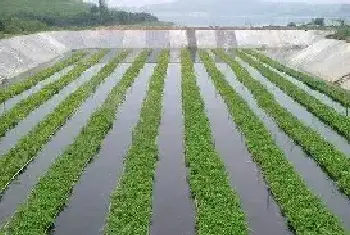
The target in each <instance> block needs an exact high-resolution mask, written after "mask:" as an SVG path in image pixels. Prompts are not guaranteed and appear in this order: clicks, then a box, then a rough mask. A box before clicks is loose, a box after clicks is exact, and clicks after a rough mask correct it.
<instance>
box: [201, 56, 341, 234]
mask: <svg viewBox="0 0 350 235" xmlns="http://www.w3.org/2000/svg"><path fill="white" fill-rule="evenodd" d="M215 52H216V54H217V55H219V56H220V57H221V58H222V59H223V60H224V61H227V62H228V63H229V65H230V66H231V68H232V69H233V71H234V72H235V73H236V75H237V78H238V79H239V80H240V81H242V82H243V83H244V84H246V83H247V84H248V82H247V81H251V82H249V83H253V80H254V79H253V78H251V77H250V74H249V73H248V71H246V70H245V69H244V68H243V67H241V66H240V65H239V64H238V63H237V62H235V61H234V60H232V59H231V58H229V56H228V55H227V54H225V53H224V52H223V51H222V50H215ZM200 57H201V60H202V61H203V62H204V65H205V68H206V70H207V72H208V73H209V74H210V77H211V79H212V81H213V83H214V85H215V87H216V89H217V90H218V92H219V94H220V95H221V96H222V98H223V99H224V101H225V103H226V105H227V107H228V110H229V112H230V114H231V116H232V118H233V120H234V122H235V123H236V124H237V126H238V127H239V128H240V130H241V132H242V133H243V134H244V136H245V140H246V145H247V147H248V150H249V152H250V153H251V155H252V157H253V159H254V161H255V162H256V163H257V164H258V165H259V166H260V167H261V170H262V173H263V175H264V178H265V180H266V182H267V183H268V185H269V187H270V189H271V192H272V195H273V196H274V198H275V200H276V201H277V203H278V204H279V206H280V208H281V211H282V213H283V214H284V215H285V217H286V218H287V221H288V225H289V227H290V228H291V229H293V231H294V232H295V234H297V235H307V234H315V235H316V234H334V235H335V234H348V233H347V232H346V231H345V230H344V228H343V227H342V225H341V222H340V220H339V219H338V218H337V217H335V216H334V215H333V214H331V213H330V212H329V211H328V210H327V209H326V207H325V206H324V205H323V203H322V202H321V200H320V199H319V198H318V197H317V196H315V195H314V194H313V193H312V192H311V191H310V190H309V189H308V187H307V185H306V183H305V182H304V181H303V180H302V178H301V177H300V176H299V175H298V174H297V172H296V171H295V169H294V168H293V167H292V166H291V164H290V163H289V162H288V160H287V159H286V157H285V156H284V155H283V152H282V150H280V149H279V148H278V147H277V145H276V144H275V142H274V140H273V137H272V136H271V134H270V133H269V131H268V130H267V129H266V127H265V126H264V123H263V122H262V121H261V120H260V119H259V118H258V117H257V116H256V115H255V114H254V112H253V111H252V110H251V109H250V108H249V105H248V104H247V103H246V102H245V101H244V100H243V98H241V97H240V96H239V95H238V94H237V93H236V91H235V90H234V89H233V88H232V87H231V86H230V84H229V83H228V81H227V80H226V79H225V77H224V75H223V74H222V73H221V72H220V71H219V70H218V69H217V67H216V66H215V62H214V60H213V59H212V58H211V57H210V55H209V54H208V53H206V52H204V51H201V52H200ZM256 85H257V87H256V88H255V90H257V91H260V90H264V88H263V87H262V86H261V85H260V86H258V85H259V83H257V84H256ZM247 87H248V88H249V89H250V88H251V87H250V86H248V85H247ZM256 97H257V96H256ZM272 100H273V99H272ZM257 101H258V102H259V105H261V106H263V107H265V106H267V105H272V106H278V105H277V104H275V103H270V104H269V103H268V102H269V101H270V100H269V98H267V99H261V100H260V99H257ZM264 102H266V103H267V104H264ZM277 115H280V113H279V114H277Z"/></svg>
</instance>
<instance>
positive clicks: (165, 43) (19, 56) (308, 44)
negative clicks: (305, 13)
mask: <svg viewBox="0 0 350 235" xmlns="http://www.w3.org/2000/svg"><path fill="white" fill-rule="evenodd" d="M189 32H190V35H189ZM329 33H330V32H329V31H328V32H326V31H315V30H309V31H304V30H244V29H238V30H237V29H226V28H218V29H215V30H214V29H209V28H207V29H205V28H203V29H195V28H185V29H179V30H177V29H171V30H167V29H162V30H159V29H158V30H157V29H152V30H141V29H137V30H132V29H125V30H121V29H108V30H107V29H103V30H84V31H52V32H43V33H39V34H33V35H25V36H16V37H13V38H10V39H3V40H0V77H2V78H12V77H14V76H16V75H18V74H21V73H23V72H25V71H27V70H30V69H32V68H34V67H37V66H38V65H40V64H42V63H46V62H48V61H50V60H52V59H55V58H59V57H60V56H62V55H63V54H64V53H67V52H69V51H71V50H72V49H83V48H167V47H170V48H174V49H178V48H183V47H188V46H190V45H191V46H194V47H196V48H197V47H198V48H215V47H224V48H229V47H231V48H235V47H268V48H275V49H276V48H277V49H278V50H277V52H276V50H275V52H273V53H270V54H273V56H275V57H277V58H279V59H281V58H282V59H283V60H284V61H286V62H288V63H290V64H291V65H292V66H295V67H297V68H300V69H302V70H307V71H309V72H311V73H314V74H316V75H318V76H320V77H324V78H325V79H327V80H332V79H336V78H338V77H341V76H343V75H344V74H346V73H349V72H350V69H349V68H350V66H349V65H350V46H349V44H345V43H343V42H341V41H335V40H328V39H324V35H326V34H329ZM189 36H190V37H189ZM193 40H195V41H193ZM285 48H306V49H304V50H298V49H293V50H292V51H291V50H289V52H288V51H285ZM281 49H283V50H281Z"/></svg>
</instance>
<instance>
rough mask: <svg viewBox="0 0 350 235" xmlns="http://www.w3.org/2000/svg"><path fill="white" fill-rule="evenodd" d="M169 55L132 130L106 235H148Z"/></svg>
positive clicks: (160, 61) (159, 66)
mask: <svg viewBox="0 0 350 235" xmlns="http://www.w3.org/2000/svg"><path fill="white" fill-rule="evenodd" d="M169 56H170V55H169V50H163V51H162V52H161V54H160V55H159V58H158V64H157V66H156V68H155V70H154V73H153V75H152V77H151V80H150V85H149V90H148V93H147V96H146V98H145V99H144V101H143V105H142V109H141V114H140V120H139V122H138V124H137V126H136V127H135V129H134V130H133V136H132V146H131V147H130V149H129V151H128V153H127V155H126V157H125V163H124V164H125V165H124V173H123V176H122V177H121V179H120V181H119V182H118V186H117V188H116V189H115V191H114V192H113V193H112V195H111V203H110V211H109V215H108V218H107V223H106V228H105V234H109V235H112V234H118V235H126V234H130V235H139V234H143V235H146V234H148V233H147V231H148V229H149V224H150V219H151V210H152V188H153V179H154V173H155V164H156V162H157V160H158V145H157V141H156V138H157V136H158V129H159V124H160V119H161V109H162V94H163V89H164V80H165V78H166V75H167V68H168V63H169Z"/></svg>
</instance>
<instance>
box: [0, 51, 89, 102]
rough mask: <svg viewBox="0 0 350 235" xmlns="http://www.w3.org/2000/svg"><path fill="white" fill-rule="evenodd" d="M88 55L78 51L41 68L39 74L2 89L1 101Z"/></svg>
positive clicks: (0, 90) (0, 92)
mask: <svg viewBox="0 0 350 235" xmlns="http://www.w3.org/2000/svg"><path fill="white" fill-rule="evenodd" d="M85 55H86V53H85V52H81V51H80V52H76V53H74V54H73V55H72V56H71V57H69V58H68V59H65V60H63V61H60V62H58V63H56V64H54V65H53V66H51V67H49V68H46V69H44V70H41V71H40V72H38V73H37V74H35V75H33V76H31V77H29V78H27V79H25V80H23V81H21V82H20V83H16V84H13V85H11V86H10V87H7V88H1V89H0V103H2V102H5V101H6V100H8V99H10V98H12V97H14V96H16V95H18V94H20V93H21V92H23V91H25V90H27V89H29V88H31V87H33V86H35V85H36V84H38V83H39V82H40V81H42V80H44V79H46V78H48V77H50V76H52V75H54V74H55V73H56V72H58V71H60V70H62V69H64V68H66V67H68V66H69V65H72V64H74V63H76V62H78V61H80V60H81V59H82V58H83V57H84V56H85Z"/></svg>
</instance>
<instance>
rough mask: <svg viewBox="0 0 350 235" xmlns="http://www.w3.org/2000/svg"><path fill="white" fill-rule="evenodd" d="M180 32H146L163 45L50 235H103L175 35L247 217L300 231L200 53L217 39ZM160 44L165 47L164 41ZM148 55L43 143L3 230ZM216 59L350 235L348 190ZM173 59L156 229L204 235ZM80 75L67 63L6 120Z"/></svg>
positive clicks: (304, 116)
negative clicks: (69, 76)
mask: <svg viewBox="0 0 350 235" xmlns="http://www.w3.org/2000/svg"><path fill="white" fill-rule="evenodd" d="M134 33H135V32H134ZM202 33H203V32H202ZM173 34H174V32H173ZM132 35H133V34H130V35H124V37H123V38H122V39H120V38H119V39H118V42H119V41H123V40H125V38H131V37H132ZM135 35H137V33H135ZM171 35H172V33H166V32H160V33H159V34H157V33H156V34H153V33H149V34H146V35H145V40H146V44H150V45H151V44H152V43H153V44H152V45H153V47H157V48H155V50H153V51H152V53H151V54H150V56H149V57H148V59H147V63H146V65H145V66H144V68H143V69H142V70H141V72H140V75H139V76H138V78H137V79H136V80H135V83H134V84H133V85H132V87H131V88H130V89H129V90H128V92H127V94H126V96H125V101H124V103H123V104H122V105H121V106H120V107H119V109H118V111H117V113H116V116H115V121H114V125H113V128H112V129H111V131H110V132H109V133H108V134H107V135H106V137H105V139H104V141H103V144H102V146H101V150H100V152H99V153H98V154H97V155H96V156H95V158H94V160H93V161H92V162H90V163H89V165H87V166H86V168H85V171H84V173H83V175H82V177H81V178H80V179H79V180H78V181H77V183H76V185H75V187H74V189H73V191H72V194H71V196H70V197H69V199H68V200H67V202H66V206H65V207H64V208H62V212H61V213H60V214H59V215H58V216H57V218H56V220H55V222H54V225H53V226H52V230H51V231H50V232H51V233H52V234H56V235H60V234H86V235H89V234H91V235H93V234H102V233H103V228H104V225H105V219H106V215H107V213H108V210H109V203H110V194H111V193H112V191H113V190H114V189H115V187H117V186H118V181H119V179H120V177H121V175H122V173H123V161H124V157H125V155H126V153H127V150H128V148H129V146H130V145H131V144H132V130H133V128H134V127H135V125H136V123H137V122H138V120H139V115H140V110H141V105H142V101H143V99H144V97H145V96H146V93H147V91H148V82H149V78H150V76H151V74H152V73H153V71H154V68H155V66H156V64H155V62H156V61H157V57H158V55H159V53H160V51H161V49H162V48H164V47H167V46H169V45H168V44H165V43H161V42H162V40H163V39H164V37H165V38H166V37H169V38H170V39H169V40H168V41H170V42H169V43H170V44H172V45H174V44H176V43H180V44H181V40H182V39H181V37H182V38H185V39H186V42H188V44H186V47H187V48H188V49H190V51H191V56H192V60H193V62H195V73H196V76H197V85H198V86H199V88H200V91H201V96H202V98H203V100H204V102H205V108H206V113H207V115H208V118H209V121H210V125H211V128H212V137H213V141H214V143H215V147H216V150H217V151H218V153H219V155H220V156H221V159H222V161H223V163H224V164H225V166H226V169H227V172H228V180H229V183H230V184H231V186H232V188H233V189H234V190H235V191H236V192H237V194H238V195H239V196H240V200H241V207H242V209H243V211H244V212H245V214H246V218H247V222H248V227H249V230H250V234H251V235H271V234H285V235H289V234H292V232H291V231H290V230H289V228H288V226H287V222H286V221H285V218H284V217H283V215H282V213H281V211H280V210H279V207H278V205H277V203H276V201H275V200H274V198H273V195H272V194H271V193H270V190H269V186H268V185H267V183H266V182H265V181H264V177H263V176H262V174H261V172H260V170H259V167H258V166H257V165H256V164H255V162H254V161H253V159H252V157H251V155H250V153H249V151H248V149H247V147H246V146H245V138H244V135H242V134H241V132H240V130H239V128H237V126H236V124H235V123H234V120H232V118H231V116H230V114H229V112H228V111H227V107H226V105H225V103H224V101H223V99H222V98H221V97H220V95H218V93H217V92H216V90H215V87H214V86H213V84H212V82H211V80H210V77H209V75H208V74H207V72H206V71H205V69H204V65H203V64H202V63H201V61H200V59H199V56H198V50H197V47H198V46H201V47H205V46H208V43H207V42H206V41H205V40H203V39H200V37H201V35H202V34H201V33H198V32H196V31H195V30H183V32H182V33H179V35H182V36H181V37H180V38H179V40H178V41H171ZM213 35H214V36H213ZM225 35H229V36H225ZM230 35H231V36H230ZM232 35H234V39H233V38H230V40H229V39H228V38H226V37H233V36H232ZM212 36H213V37H214V38H216V39H217V40H216V41H215V42H216V43H217V44H216V46H222V45H224V46H225V45H227V44H229V43H231V44H232V43H235V45H239V43H240V42H242V40H243V39H242V37H238V38H236V35H235V33H234V32H231V31H230V32H227V33H225V32H223V31H221V32H217V33H213V34H212ZM248 36H249V35H248ZM225 38H226V39H225ZM219 39H220V40H219ZM133 40H134V43H136V44H137V43H138V44H139V45H140V46H142V45H143V42H141V41H142V40H143V38H139V39H136V38H134V39H133ZM147 40H148V41H149V42H148V41H147ZM247 40H248V39H247ZM250 40H251V39H250ZM157 41H158V42H159V43H156V42H157ZM248 41H249V40H248ZM72 43H73V41H72ZM129 43H130V41H129ZM118 51H120V48H118V49H113V50H112V51H111V52H110V53H108V54H107V55H106V56H105V57H104V59H103V60H102V61H101V63H99V64H97V65H95V66H93V67H91V68H90V69H88V70H87V71H85V72H84V73H83V75H82V76H80V77H79V78H78V79H76V80H75V81H73V82H71V83H70V84H69V85H68V86H66V87H65V88H63V89H62V90H61V91H60V92H59V93H58V94H56V95H54V96H53V97H52V98H51V99H49V100H48V101H47V102H45V103H44V104H43V105H41V106H39V107H38V108H37V109H35V110H34V111H33V112H32V113H31V114H30V115H29V116H28V117H27V119H25V120H23V121H21V122H20V123H19V124H18V125H17V126H16V127H15V128H13V129H11V130H9V131H8V132H7V133H6V136H5V137H3V138H2V139H1V140H0V157H1V156H2V155H3V154H5V153H7V152H8V151H9V149H11V148H12V147H13V146H14V145H15V144H16V143H17V141H18V140H20V139H21V138H22V137H24V136H25V135H27V134H28V132H29V131H30V130H31V129H32V128H33V127H34V126H35V125H36V124H37V123H38V122H39V121H40V120H42V119H43V118H44V117H45V116H47V115H48V114H49V113H50V112H52V110H53V109H54V108H55V107H57V105H58V104H59V103H60V102H62V101H63V100H64V99H65V98H66V97H68V96H69V94H71V93H72V92H74V91H75V90H76V89H78V88H79V87H80V86H81V85H82V84H83V83H84V82H86V81H89V79H91V77H92V76H93V75H94V74H96V73H98V72H99V71H100V70H101V69H102V67H103V66H104V65H105V64H107V63H108V61H109V60H110V59H111V58H112V56H113V55H115V54H116V53H118ZM140 51H141V48H136V49H134V50H133V51H132V53H131V54H130V55H129V56H128V57H127V58H126V59H125V60H124V61H123V63H120V64H119V67H118V68H117V69H116V70H115V71H114V72H113V73H112V75H111V76H109V77H108V78H106V79H105V81H104V82H103V83H101V84H100V85H99V87H98V88H97V90H96V91H95V93H94V94H92V95H91V96H90V97H89V98H88V99H86V100H85V101H84V103H83V104H82V105H81V106H80V107H79V108H78V109H77V110H76V112H75V113H74V115H73V116H72V117H71V118H70V119H69V120H67V122H66V124H65V125H64V126H62V127H61V128H60V130H58V131H57V132H56V133H55V134H54V135H53V136H52V137H51V140H50V141H49V142H48V143H47V144H45V145H44V146H43V147H42V149H41V151H40V152H39V153H38V154H37V157H36V158H35V160H34V161H33V162H31V163H30V164H29V165H28V166H27V168H26V169H24V171H23V172H21V174H19V175H18V177H17V178H16V180H14V181H13V182H12V183H10V184H9V185H8V187H7V189H6V191H5V192H4V193H3V194H2V196H1V199H0V225H3V224H4V223H6V221H7V220H8V219H9V218H10V217H11V216H12V215H13V214H14V212H15V211H16V209H17V208H18V206H19V205H20V204H22V203H24V202H25V200H26V198H28V196H29V194H30V192H31V190H32V189H33V187H35V185H36V183H38V181H39V179H40V177H41V176H42V175H43V174H45V172H46V171H47V170H48V169H49V167H50V165H51V164H52V163H53V162H54V161H55V160H57V158H59V157H60V156H61V154H62V153H63V152H64V150H65V149H66V148H67V146H69V145H70V144H71V143H72V142H73V141H74V139H75V138H76V137H77V136H78V134H79V133H80V131H81V129H82V128H83V127H84V126H85V125H86V124H87V122H88V120H89V117H90V116H91V114H92V113H93V112H94V111H95V110H96V109H97V108H98V107H100V106H101V105H102V103H103V102H104V100H105V99H106V97H107V95H108V93H109V91H111V90H112V88H113V87H114V86H116V85H117V83H118V81H119V80H120V79H121V78H122V75H123V74H124V73H125V71H126V70H127V68H128V67H129V66H130V65H131V62H132V61H133V60H134V58H135V57H136V56H137V55H138V54H139V53H140ZM211 55H212V56H213V58H214V59H215V62H216V65H217V67H218V68H219V70H220V71H222V73H223V74H224V75H225V76H226V79H227V81H228V82H229V84H230V85H231V86H232V87H233V88H234V89H235V91H236V92H237V93H238V94H239V95H240V96H241V97H242V98H243V99H244V100H245V101H246V102H247V103H248V105H249V107H250V108H251V109H252V110H253V112H254V113H255V114H256V115H257V116H258V117H259V118H260V120H261V121H263V123H264V124H265V127H266V128H267V129H268V130H269V131H270V133H271V135H272V136H273V138H274V140H275V142H276V144H277V145H278V147H280V148H281V150H283V152H284V154H285V156H286V158H287V159H288V161H289V162H290V163H291V164H292V165H293V166H294V167H295V169H296V171H297V172H298V173H299V175H300V176H301V177H302V178H303V179H304V181H305V182H306V184H307V185H308V186H309V188H310V190H311V191H312V192H313V193H314V194H315V195H317V196H319V198H320V199H321V200H322V201H323V202H324V204H325V205H326V206H327V208H328V209H329V210H330V211H331V212H332V213H334V214H335V215H336V216H338V217H339V218H340V219H341V221H342V222H343V225H344V227H346V228H347V229H349V230H350V201H349V199H348V198H347V197H346V196H344V195H343V194H342V193H340V192H339V190H338V188H337V186H336V185H335V184H334V183H333V181H332V180H331V179H329V178H328V177H327V175H326V174H325V173H324V172H323V171H322V169H321V168H320V167H319V166H318V165H317V164H316V163H315V162H314V161H313V160H312V158H311V157H309V156H308V155H307V154H306V153H305V152H304V151H303V149H302V148H301V147H300V146H298V145H297V144H295V143H294V141H293V140H291V139H290V138H289V137H288V136H287V135H286V134H285V132H284V131H283V130H281V129H280V128H279V127H278V126H277V124H276V123H275V121H274V120H273V119H272V118H271V117H270V116H269V115H267V114H266V113H265V112H264V110H263V109H262V108H260V107H259V105H258V104H257V103H256V101H255V98H254V96H253V95H252V94H251V93H250V91H249V90H248V89H247V88H246V87H244V85H243V84H241V83H240V82H239V81H238V80H237V79H236V77H235V74H234V73H233V72H232V70H231V69H230V67H229V66H228V65H227V64H225V63H223V62H222V61H221V60H220V59H219V58H218V57H214V55H213V54H211ZM170 57H171V58H170V64H169V68H168V72H167V78H166V80H165V89H164V94H163V109H162V118H161V125H160V129H159V136H158V146H159V159H158V163H157V165H156V171H155V179H154V185H153V195H152V217H151V221H150V228H149V230H150V234H152V235H163V234H169V235H175V234H184V235H194V234H195V233H196V232H195V229H196V221H195V219H196V211H195V203H194V202H193V199H192V197H191V193H190V189H189V186H188V182H187V178H186V176H187V173H188V172H187V167H186V164H185V161H184V149H183V120H182V110H181V102H182V101H181V64H180V49H179V48H172V49H171V50H170ZM237 60H238V62H239V63H241V64H242V65H243V66H244V67H245V68H247V69H248V71H249V72H250V73H251V75H252V77H253V78H254V79H256V80H258V81H259V82H261V83H262V84H263V85H264V86H265V87H266V88H268V90H269V91H270V92H271V93H272V94H273V95H274V97H275V99H276V100H277V101H278V103H279V104H280V105H281V106H283V107H285V108H287V109H288V111H290V112H291V113H292V114H293V115H295V116H297V117H298V119H299V120H300V121H302V122H303V123H305V124H306V125H308V126H310V127H311V128H313V129H314V130H316V131H317V132H318V133H319V134H320V135H322V136H323V137H324V138H325V139H326V140H327V141H329V142H330V143H332V144H333V145H334V146H336V147H337V148H338V149H339V150H340V151H342V152H343V153H345V154H346V155H347V156H350V144H349V142H348V141H347V140H346V139H344V138H343V137H341V136H339V135H338V134H337V133H336V132H334V131H333V130H332V129H331V128H330V127H328V126H327V125H325V124H324V123H322V122H321V121H320V120H319V119H317V118H316V117H315V116H313V115H312V114H310V113H309V112H308V111H307V110H306V109H305V108H304V107H302V106H301V105H299V104H298V103H296V102H294V100H293V99H291V98H290V97H288V96H287V95H286V94H284V93H283V92H282V91H281V90H280V89H278V88H277V87H275V86H274V84H272V83H271V82H270V81H269V80H268V79H266V78H264V77H263V76H262V75H261V74H260V73H259V72H258V71H256V70H254V69H253V68H251V67H250V66H249V65H248V64H246V63H244V62H242V61H240V60H239V59H237ZM71 69H72V67H67V68H66V69H64V70H62V71H60V72H58V73H56V74H54V75H53V76H51V77H49V78H47V79H45V80H43V81H42V82H40V83H38V84H37V85H36V86H34V87H33V88H31V89H28V90H26V91H24V92H23V93H21V94H19V95H18V96H15V97H13V98H11V99H9V100H8V101H6V104H5V105H3V104H2V108H1V109H0V115H1V114H2V113H4V112H6V110H8V109H9V108H11V107H13V106H14V105H15V104H16V103H18V102H20V101H21V100H23V99H26V98H27V97H29V96H30V95H32V94H34V93H36V92H38V91H40V90H41V89H42V87H43V86H44V85H45V84H50V83H51V82H53V81H56V80H57V79H59V77H60V76H63V75H64V74H66V73H68V72H69V71H70V70H71ZM283 76H285V75H283ZM286 78H287V79H288V80H290V81H292V82H293V83H294V84H296V85H297V86H298V87H300V88H302V89H304V90H305V91H307V92H309V93H310V94H311V95H313V96H314V97H316V98H318V99H319V100H321V101H322V102H324V103H325V104H327V105H329V106H330V107H333V108H334V109H336V110H337V111H338V112H339V113H342V114H343V112H344V109H343V108H344V107H342V106H341V105H339V104H338V103H336V102H333V101H331V100H329V98H328V97H325V96H324V95H323V94H320V93H318V92H317V91H314V90H312V89H310V88H308V87H306V86H305V85H304V84H302V83H301V82H300V81H296V80H295V79H294V78H292V77H288V76H286ZM5 107H6V109H5Z"/></svg>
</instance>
